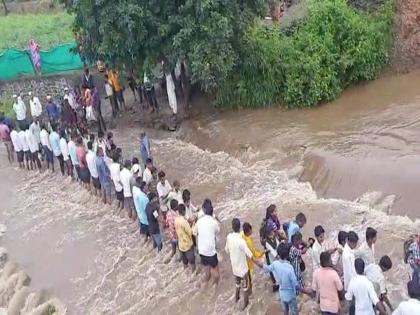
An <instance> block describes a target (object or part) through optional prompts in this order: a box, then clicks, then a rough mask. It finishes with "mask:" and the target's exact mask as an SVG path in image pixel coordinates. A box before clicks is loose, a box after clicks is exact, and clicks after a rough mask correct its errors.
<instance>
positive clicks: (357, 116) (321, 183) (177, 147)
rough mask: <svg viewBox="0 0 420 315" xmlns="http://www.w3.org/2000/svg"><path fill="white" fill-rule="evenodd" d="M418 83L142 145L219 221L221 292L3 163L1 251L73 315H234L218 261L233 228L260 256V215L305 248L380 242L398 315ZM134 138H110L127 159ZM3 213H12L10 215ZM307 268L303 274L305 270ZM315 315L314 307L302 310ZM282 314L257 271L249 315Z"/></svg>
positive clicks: (47, 177)
mask: <svg viewBox="0 0 420 315" xmlns="http://www.w3.org/2000/svg"><path fill="white" fill-rule="evenodd" d="M419 114H420V73H418V72H417V73H416V72H414V73H410V74H407V75H402V76H394V77H385V78H382V79H379V80H377V81H375V82H372V83H369V84H367V85H365V86H361V87H356V88H351V89H349V90H347V91H346V92H344V94H343V95H342V97H340V98H339V99H338V100H337V101H336V102H334V103H331V104H327V105H324V106H321V107H319V108H316V109H311V110H296V111H284V110H281V109H264V110H256V111H247V110H245V111H240V112H237V111H235V112H224V113H220V112H216V111H209V110H208V109H206V110H201V109H200V108H198V109H197V111H196V112H195V113H194V114H193V119H192V120H190V121H188V122H186V123H185V124H184V125H183V126H182V127H181V129H180V130H179V131H178V132H176V133H173V134H167V133H164V132H157V131H152V130H151V131H149V133H150V136H151V138H152V143H153V147H152V151H153V156H154V158H155V161H156V164H157V165H158V166H159V168H161V169H163V170H165V171H166V173H167V174H168V177H169V179H170V180H174V179H179V180H180V181H181V185H182V186H183V187H188V188H189V189H190V190H191V191H192V194H193V201H194V202H195V203H196V204H200V203H201V201H202V200H203V198H205V197H210V198H212V200H213V201H214V203H215V208H216V212H217V214H218V216H219V217H220V218H221V220H222V233H221V235H220V237H219V242H218V248H219V254H220V256H221V264H220V265H221V272H222V281H221V284H220V285H219V287H218V288H217V290H216V288H214V287H209V288H202V287H201V285H200V281H199V279H200V276H193V275H190V274H189V273H186V272H184V270H182V268H181V266H180V265H179V263H178V262H176V261H172V262H170V263H169V264H164V263H163V259H164V257H165V256H166V255H167V253H168V252H169V245H168V244H167V243H165V246H164V247H165V248H164V251H163V253H162V254H161V255H156V253H155V252H153V251H152V249H151V248H150V247H149V246H147V245H143V243H142V242H141V241H140V238H139V235H138V232H137V228H136V226H135V224H132V223H130V222H129V221H128V220H127V219H126V218H125V217H124V215H123V214H118V213H117V212H116V211H115V209H114V208H113V207H109V206H105V207H104V206H103V205H102V204H101V203H100V202H99V201H98V200H97V199H96V198H95V197H93V196H91V195H90V194H88V193H87V192H85V191H83V190H81V188H80V187H79V186H78V185H77V184H75V183H71V182H69V181H68V180H63V179H62V178H61V177H60V176H58V175H51V174H47V173H44V174H36V173H30V172H24V171H20V170H17V169H15V168H10V167H8V166H4V165H6V164H5V163H6V162H5V160H4V159H2V165H3V167H2V168H1V170H0V171H1V176H2V178H4V179H8V178H10V180H7V181H6V180H5V181H3V182H2V184H1V185H2V190H3V191H2V193H1V197H2V200H3V207H2V209H1V214H0V219H1V220H2V221H1V223H2V224H4V225H5V226H6V227H7V231H6V234H5V235H4V236H3V238H2V240H1V243H2V246H4V247H6V248H7V250H8V252H9V256H10V259H11V260H13V261H16V262H17V263H19V265H20V267H21V268H22V269H24V270H26V271H27V272H28V274H29V275H30V276H31V277H32V286H31V287H32V288H33V289H34V290H46V291H47V292H48V293H49V294H51V295H53V296H57V297H58V298H60V299H61V300H62V301H63V302H64V303H65V304H66V305H67V308H68V313H69V314H140V313H141V314H152V313H154V314H185V313H188V314H240V313H241V312H240V311H239V309H238V306H237V305H235V304H234V302H233V287H234V283H233V278H232V275H231V271H230V264H229V258H228V257H227V256H226V254H225V253H224V251H223V247H224V243H225V235H226V234H227V233H228V232H229V226H230V224H229V222H230V220H231V218H232V217H234V216H237V217H239V218H240V219H241V220H243V221H249V222H251V223H252V224H253V226H254V230H255V234H256V238H255V239H256V242H257V244H258V241H257V234H258V226H259V222H260V220H261V217H262V216H263V213H264V209H265V207H267V205H268V204H270V203H275V204H277V205H278V207H279V210H280V216H281V218H282V219H284V220H288V219H289V218H291V217H293V216H294V215H295V214H296V213H297V212H298V211H304V212H305V213H306V215H307V217H308V225H307V226H305V228H304V234H305V237H308V236H312V231H313V227H314V226H315V225H317V224H319V223H322V224H323V225H324V226H325V228H326V230H327V237H328V239H329V240H333V239H334V238H335V236H336V235H337V232H338V231H339V230H341V229H344V230H349V229H354V230H356V231H357V232H359V235H360V237H361V239H362V240H363V238H364V237H363V231H364V230H365V229H366V227H367V226H374V227H376V228H377V229H378V231H379V239H378V243H377V253H378V256H380V255H383V254H389V255H391V257H392V259H393V261H394V268H393V270H392V271H391V272H389V274H388V275H387V278H388V288H389V292H390V295H391V298H392V299H393V301H394V303H398V302H399V301H400V300H401V299H402V298H404V297H405V296H406V294H405V289H404V287H405V283H404V282H405V281H406V279H407V277H408V269H407V266H406V265H404V263H403V261H402V255H401V250H402V241H403V239H404V238H405V237H406V236H407V235H409V234H410V233H413V232H416V231H417V232H418V231H420V222H419V220H417V218H418V217H419V212H418V210H417V208H416V204H417V201H418V198H416V195H417V187H419V182H420V179H419V178H420V171H419V170H418V169H419V168H418V166H417V165H419V163H418V162H420V159H419V158H418V154H417V153H418V150H419V149H418V139H419V138H420V118H419V117H420V116H419ZM138 133H139V129H138V128H132V127H125V128H118V129H117V130H116V131H115V137H116V142H117V144H118V145H120V146H121V147H122V148H123V152H124V157H126V158H131V157H132V156H133V155H137V156H138V155H139V152H138ZM5 205H7V206H5ZM307 264H308V266H310V260H308V259H307ZM309 280H310V275H309V274H308V275H307V281H309ZM301 307H302V313H303V314H316V313H317V306H316V304H315V303H314V302H311V301H309V302H308V301H304V302H302V303H301ZM276 312H278V302H277V299H276V295H274V294H273V293H271V292H270V283H269V279H268V277H267V276H266V275H264V274H263V273H262V272H261V271H259V270H257V271H256V274H255V284H254V294H253V298H252V301H251V305H250V307H249V308H248V309H247V310H246V311H245V314H271V313H276Z"/></svg>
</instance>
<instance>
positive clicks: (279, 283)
mask: <svg viewBox="0 0 420 315" xmlns="http://www.w3.org/2000/svg"><path fill="white" fill-rule="evenodd" d="M92 84H93V79H91V78H90V74H89V72H86V73H85V77H84V78H83V84H82V86H83V88H84V93H85V95H87V94H89V93H87V94H86V91H90V90H95V87H94V86H92ZM94 93H95V92H94ZM28 96H29V102H30V111H31V116H32V120H31V123H30V124H29V123H28V122H27V121H28V120H27V117H26V105H25V103H24V100H23V98H22V95H19V96H16V98H15V99H16V102H15V110H16V118H17V126H15V124H14V123H13V122H12V121H11V119H9V118H7V117H5V116H4V114H0V137H1V139H2V141H3V142H4V144H5V147H6V149H7V153H8V159H9V161H10V163H14V160H15V157H16V158H17V161H18V164H19V167H20V168H22V169H27V170H39V171H45V170H49V171H51V172H55V164H56V163H57V162H58V164H59V167H60V172H61V174H62V175H63V176H68V177H70V178H72V180H74V181H77V182H79V183H80V185H82V186H83V187H84V188H85V189H87V190H88V191H90V192H91V193H92V194H95V195H97V196H99V197H100V198H102V200H103V203H104V204H111V203H112V201H113V200H114V199H115V200H116V204H117V207H118V208H119V209H121V210H122V209H125V210H126V211H127V216H128V218H129V219H130V220H132V221H133V222H134V223H136V224H138V226H139V233H140V234H141V236H142V238H143V239H144V242H145V243H151V244H152V245H153V248H155V249H156V251H157V252H158V253H159V252H162V249H163V246H164V240H165V238H166V239H167V240H168V243H169V244H170V256H169V257H168V258H167V261H169V260H171V259H172V258H173V257H178V260H179V261H181V262H182V264H183V266H184V267H185V268H186V269H187V268H188V267H189V268H190V269H191V271H192V272H193V273H194V272H195V270H196V259H197V255H196V254H198V257H199V258H200V262H201V265H202V268H203V270H204V282H206V283H207V282H209V281H210V280H211V279H213V281H214V282H215V283H216V284H217V283H218V282H219V278H220V275H219V260H218V254H217V247H216V242H217V241H216V240H217V239H218V235H219V233H220V220H219V219H218V218H217V216H216V215H215V213H214V209H213V205H212V201H211V200H210V199H205V200H204V202H203V203H202V205H201V207H196V206H195V205H194V203H193V202H192V198H191V192H190V191H189V190H188V189H181V185H180V183H179V181H177V180H175V181H173V182H172V184H171V183H170V182H169V180H168V179H167V176H166V174H165V172H164V171H163V170H158V169H157V167H156V166H155V165H154V162H153V159H152V153H151V144H150V140H149V138H148V136H147V135H146V133H145V132H142V133H141V134H140V138H139V142H140V150H139V154H140V158H137V157H134V158H132V159H124V158H123V152H122V149H121V148H119V147H118V146H117V145H116V143H114V137H113V134H112V132H107V133H106V134H105V132H104V131H105V128H106V126H105V123H104V124H103V125H102V124H99V131H98V132H97V134H92V133H90V132H88V129H87V127H86V125H85V121H84V120H83V119H79V118H78V117H77V113H76V111H75V110H74V103H73V102H76V98H75V97H74V96H71V94H70V93H69V92H68V90H67V89H66V90H65V91H64V97H63V103H65V104H64V105H63V106H62V108H61V109H59V108H58V107H57V105H55V104H54V103H53V102H52V100H51V98H49V99H48V105H47V106H46V109H45V110H46V114H47V115H46V116H47V117H48V119H43V117H42V116H43V112H44V110H43V108H42V105H41V103H40V101H39V99H38V98H37V97H35V96H34V95H32V94H30V93H29V94H28ZM88 96H89V95H88ZM117 98H121V96H120V97H117ZM114 101H115V100H113V102H114ZM121 102H122V103H121V104H122V106H125V105H124V103H123V101H121ZM67 105H69V106H70V108H71V109H72V110H73V114H71V115H70V116H72V118H74V120H68V119H66V118H67V116H66V115H65V114H63V111H65V107H66V106H67ZM306 221H307V219H306V216H305V214H303V213H298V214H297V215H296V217H295V219H294V220H292V221H290V222H285V223H281V221H280V219H279V217H278V215H277V207H276V206H275V205H270V206H269V207H267V209H266V214H265V217H264V219H263V220H262V223H261V226H260V228H259V239H260V243H261V245H260V246H257V245H256V244H255V243H254V240H253V235H254V230H253V227H252V225H251V224H250V223H249V222H240V220H239V219H238V218H234V219H233V220H232V232H231V233H230V234H229V235H228V236H227V239H226V246H225V251H226V252H227V253H228V254H229V257H230V261H231V265H232V272H233V278H234V284H235V301H236V302H239V301H240V300H241V296H242V300H243V305H242V307H243V308H246V307H247V306H248V304H249V297H250V295H251V294H252V286H253V277H254V269H255V268H254V265H256V266H258V267H260V268H261V269H262V270H263V271H264V272H266V273H267V274H268V275H269V276H270V279H271V280H270V281H271V282H272V288H273V292H277V291H278V294H279V299H280V302H281V304H282V308H283V311H284V314H286V315H288V314H291V315H297V314H299V307H298V298H299V296H301V295H307V296H308V297H310V298H314V299H316V301H318V302H319V308H320V311H321V313H322V314H324V315H334V314H344V313H343V312H344V310H347V309H348V311H349V314H356V315H371V314H372V315H373V314H377V313H379V314H390V313H392V314H395V315H415V314H420V280H419V279H420V277H419V273H420V249H419V246H420V236H415V237H413V238H412V239H411V240H410V242H408V243H407V244H406V257H405V258H406V261H407V263H409V264H410V266H411V268H412V269H413V275H412V277H411V278H412V279H411V280H410V281H409V282H408V284H407V290H408V294H409V296H410V299H409V300H408V301H404V302H401V303H400V305H399V306H398V307H396V305H393V304H392V303H391V302H390V300H389V298H388V294H387V292H388V291H387V283H386V278H385V276H384V273H385V272H387V271H389V270H391V269H392V265H393V264H392V261H391V258H390V257H389V256H387V255H384V256H382V257H380V258H379V257H377V253H376V252H375V243H376V240H377V234H378V233H377V231H376V230H375V229H374V228H372V227H368V228H367V229H366V233H365V241H363V242H362V244H361V245H360V246H358V245H359V235H358V234H357V233H356V232H355V231H340V232H339V233H338V235H337V239H336V240H335V241H328V240H327V239H326V237H325V235H326V231H325V229H324V227H323V226H321V225H318V226H316V227H315V229H314V232H313V237H311V238H309V239H308V241H307V242H305V241H304V240H303V237H302V232H303V228H304V226H305V225H306ZM259 247H260V248H259ZM177 253H178V255H177ZM305 255H309V257H310V260H311V261H312V264H311V265H312V266H311V268H307V267H306V265H305V262H304V259H303V257H304V256H305ZM378 258H379V259H378ZM309 270H311V275H312V281H311V283H310V284H308V281H306V278H308V277H307V276H305V275H307V274H308V273H309V272H308V271H309ZM344 301H348V303H347V304H348V305H345V304H346V303H345V302H344Z"/></svg>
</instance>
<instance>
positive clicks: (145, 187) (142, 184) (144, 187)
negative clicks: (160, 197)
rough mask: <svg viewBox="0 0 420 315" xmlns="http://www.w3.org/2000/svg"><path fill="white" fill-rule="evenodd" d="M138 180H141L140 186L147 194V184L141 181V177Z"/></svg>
mask: <svg viewBox="0 0 420 315" xmlns="http://www.w3.org/2000/svg"><path fill="white" fill-rule="evenodd" d="M138 179H140V184H139V188H140V190H141V191H142V192H146V189H147V184H146V182H145V181H143V180H141V178H140V177H138Z"/></svg>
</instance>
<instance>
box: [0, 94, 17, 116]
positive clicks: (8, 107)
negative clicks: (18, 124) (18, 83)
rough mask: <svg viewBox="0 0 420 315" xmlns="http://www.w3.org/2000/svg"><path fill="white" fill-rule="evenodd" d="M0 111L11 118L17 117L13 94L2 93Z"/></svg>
mask: <svg viewBox="0 0 420 315" xmlns="http://www.w3.org/2000/svg"><path fill="white" fill-rule="evenodd" d="M0 112H4V114H5V115H6V116H7V117H9V118H11V119H13V120H14V119H16V113H15V111H14V110H13V98H12V95H2V97H1V99H0Z"/></svg>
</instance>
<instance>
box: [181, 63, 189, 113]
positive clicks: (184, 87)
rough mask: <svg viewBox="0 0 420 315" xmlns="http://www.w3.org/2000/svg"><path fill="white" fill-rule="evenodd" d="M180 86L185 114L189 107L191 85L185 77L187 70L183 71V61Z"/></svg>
mask: <svg viewBox="0 0 420 315" xmlns="http://www.w3.org/2000/svg"><path fill="white" fill-rule="evenodd" d="M181 84H182V91H183V94H184V107H185V112H186V113H187V112H188V109H189V107H190V94H191V83H190V80H189V79H188V77H187V70H186V69H185V60H184V61H182V62H181Z"/></svg>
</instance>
